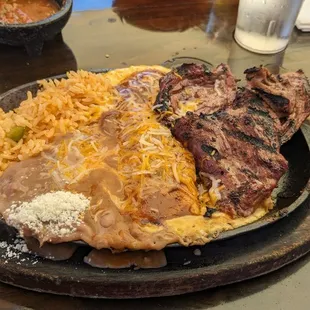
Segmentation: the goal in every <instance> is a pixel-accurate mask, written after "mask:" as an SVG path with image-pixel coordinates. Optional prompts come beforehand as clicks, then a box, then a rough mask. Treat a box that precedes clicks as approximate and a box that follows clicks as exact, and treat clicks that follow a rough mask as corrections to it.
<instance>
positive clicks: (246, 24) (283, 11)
mask: <svg viewBox="0 0 310 310" xmlns="http://www.w3.org/2000/svg"><path fill="white" fill-rule="evenodd" d="M302 3H303V0H240V2H239V10H238V19H237V25H236V30H235V39H236V41H237V43H238V44H240V45H241V46H242V47H244V48H246V49H248V50H250V51H252V52H256V53H262V54H272V53H277V52H280V51H282V50H283V49H285V47H286V46H287V44H288V42H289V39H290V35H291V33H292V30H293V28H294V26H295V21H296V18H297V16H298V13H299V11H300V8H301V6H302Z"/></svg>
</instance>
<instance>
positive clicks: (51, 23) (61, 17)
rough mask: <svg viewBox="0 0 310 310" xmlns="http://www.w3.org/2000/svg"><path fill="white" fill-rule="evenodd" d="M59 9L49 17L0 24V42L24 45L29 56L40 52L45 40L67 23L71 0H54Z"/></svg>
mask: <svg viewBox="0 0 310 310" xmlns="http://www.w3.org/2000/svg"><path fill="white" fill-rule="evenodd" d="M55 1H56V2H57V3H58V4H59V6H60V7H61V9H60V10H59V11H58V12H57V13H56V14H54V15H52V16H50V17H49V18H46V19H43V20H40V21H38V22H34V23H28V24H5V25H4V24H1V25H0V44H6V45H11V46H24V47H25V48H26V50H27V53H28V54H29V55H30V56H38V55H40V54H41V52H42V48H43V45H44V42H45V41H48V40H51V39H53V38H54V37H55V36H56V35H57V34H58V33H60V32H61V30H62V29H63V28H64V26H65V25H66V24H67V22H68V20H69V18H70V16H71V13H72V4H73V0H55Z"/></svg>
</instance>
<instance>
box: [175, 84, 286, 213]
mask: <svg viewBox="0 0 310 310" xmlns="http://www.w3.org/2000/svg"><path fill="white" fill-rule="evenodd" d="M279 126H280V122H279V119H278V118H277V116H276V114H275V113H274V112H273V111H272V110H270V109H269V107H268V105H266V104H265V103H264V101H263V100H262V99H261V98H259V97H258V96H257V95H256V94H255V93H254V92H252V91H250V90H248V89H242V90H240V91H238V93H237V96H236V99H235V101H234V103H233V105H232V106H231V107H229V108H228V109H226V110H223V111H220V112H217V113H213V114H200V115H197V114H194V113H187V115H186V116H185V117H182V118H181V119H179V120H178V121H177V122H176V124H175V126H174V128H173V129H172V133H173V135H174V136H175V138H176V139H177V140H179V141H180V142H181V143H182V144H183V145H185V146H186V147H187V148H188V149H189V151H190V152H191V153H192V154H193V156H194V158H195V160H196V166H197V168H198V170H199V171H200V174H201V175H202V176H203V177H207V178H209V179H211V180H212V179H215V180H220V183H221V185H223V188H222V189H221V190H220V191H219V194H220V199H218V201H217V202H216V206H217V207H218V208H220V209H221V210H222V211H224V212H226V213H229V214H231V215H236V214H238V215H241V216H248V215H250V214H251V213H252V212H253V211H254V208H255V206H256V205H257V204H258V203H260V202H261V201H262V200H264V199H266V198H267V197H268V196H270V194H271V192H272V190H273V189H274V188H275V187H276V185H277V182H278V180H279V178H280V177H281V176H282V175H283V173H284V172H285V170H286V169H287V162H286V160H285V158H284V157H283V156H282V155H281V154H280V153H279V150H280V141H279V138H278V135H277V130H278V127H279ZM184 133H188V135H190V137H191V138H190V139H184V136H185V135H184Z"/></svg>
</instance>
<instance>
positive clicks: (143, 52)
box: [0, 0, 310, 310]
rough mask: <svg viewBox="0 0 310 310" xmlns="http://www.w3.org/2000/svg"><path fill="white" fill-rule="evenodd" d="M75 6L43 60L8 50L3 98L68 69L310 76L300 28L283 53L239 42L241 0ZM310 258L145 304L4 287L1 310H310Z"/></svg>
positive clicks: (308, 48) (309, 41)
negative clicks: (186, 68) (176, 61)
mask: <svg viewBox="0 0 310 310" xmlns="http://www.w3.org/2000/svg"><path fill="white" fill-rule="evenodd" d="M176 3H178V4H177V5H176ZM74 6H75V7H74V12H73V14H72V16H71V19H70V21H69V23H68V25H67V26H66V27H65V29H64V30H63V33H62V36H61V35H59V36H58V37H57V38H55V40H53V41H51V42H48V43H46V44H45V47H44V50H43V55H42V56H41V57H38V58H30V57H28V56H27V55H26V53H25V51H24V50H23V49H20V48H12V47H6V46H0V93H2V92H5V91H6V90H9V89H10V88H12V87H15V86H17V85H20V84H23V83H26V82H30V81H33V80H37V79H41V78H45V77H48V76H53V75H57V74H61V73H64V72H65V71H68V70H76V69H78V68H82V69H95V68H120V67H126V66H129V65H138V64H161V63H163V62H165V61H167V60H169V59H172V58H175V57H195V58H199V59H202V60H206V61H208V62H210V63H212V64H214V65H216V64H219V63H220V62H224V63H228V64H229V65H230V67H231V68H232V70H233V72H234V74H235V75H237V76H238V77H241V76H242V72H243V70H244V69H245V68H247V67H251V66H254V65H260V64H265V65H266V64H269V65H271V66H272V67H273V69H274V70H276V71H277V70H279V68H280V67H284V68H286V69H290V70H297V69H299V68H302V69H303V70H304V71H305V72H306V74H308V75H309V76H310V61H309V55H310V34H307V33H301V32H299V31H298V30H295V31H294V33H293V35H292V39H291V42H290V45H289V46H288V48H287V49H286V50H285V51H284V52H282V53H279V54H276V55H258V54H253V53H250V52H248V51H246V50H244V49H242V48H241V47H239V46H238V45H237V44H236V43H235V41H234V40H233V38H232V36H233V30H234V26H235V21H236V16H237V8H238V1H237V0H214V1H208V0H192V1H188V0H179V1H176V0H115V1H114V2H113V4H111V1H104V0H93V1H91V0H87V1H85V0H75V4H74ZM309 259H310V257H309V256H308V257H305V258H303V259H301V260H300V261H298V262H297V263H294V264H292V265H290V266H288V267H286V268H284V269H282V270H279V271H277V272H275V273H273V274H270V275H268V276H264V277H262V278H259V279H254V280H250V281H247V282H243V283H241V284H237V285H236V284H235V285H231V286H227V287H224V288H220V289H213V290H210V291H208V292H201V293H197V294H191V295H187V296H182V297H172V298H163V299H148V300H144V301H141V300H136V301H117V302H115V301H110V300H103V301H98V300H85V299H73V298H68V297H61V296H52V295H47V294H38V293H33V292H27V291H24V290H21V289H17V288H13V287H9V286H7V285H3V284H0V298H1V300H0V309H26V308H24V307H30V308H32V309H57V310H60V309H68V310H69V309H150V310H151V309H159V308H160V309H209V308H213V309H218V310H220V309H238V310H239V309H251V310H255V309H262V308H265V309H275V310H276V309H284V310H286V309H292V308H294V309H296V310H303V309H309V307H308V306H307V304H306V301H307V294H308V286H309V285H310V280H309V279H310V264H307V262H308V260H309ZM17 305H19V306H17Z"/></svg>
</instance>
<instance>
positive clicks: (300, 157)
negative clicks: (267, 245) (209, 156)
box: [0, 69, 310, 247]
mask: <svg viewBox="0 0 310 310" xmlns="http://www.w3.org/2000/svg"><path fill="white" fill-rule="evenodd" d="M92 71H93V72H96V73H102V72H107V71H109V70H108V69H98V70H92ZM64 77H65V75H59V76H55V77H52V78H53V79H54V78H64ZM27 91H30V92H31V93H32V94H33V95H35V94H36V92H37V91H38V84H37V82H32V83H28V84H25V85H22V86H19V87H16V88H14V89H12V90H10V91H8V92H6V93H4V94H2V95H0V107H1V108H2V109H3V110H4V111H5V112H7V111H9V110H12V109H14V108H17V107H18V106H19V104H20V102H21V101H23V100H25V99H26V93H27ZM281 153H282V154H283V155H284V157H285V158H286V159H287V161H288V162H289V168H288V171H287V172H286V173H285V175H284V176H283V177H282V178H281V180H280V182H279V184H278V187H277V188H276V189H275V190H274V192H273V194H272V196H273V197H274V199H275V200H276V205H275V207H274V209H273V210H272V211H271V212H270V213H268V214H267V215H266V216H264V217H263V218H261V219H259V220H258V221H256V222H254V223H252V224H249V225H246V226H243V227H240V228H237V229H234V230H230V231H227V232H223V233H221V234H220V235H219V236H218V238H216V239H215V240H214V241H217V240H224V239H227V238H231V237H235V236H237V235H241V234H244V233H248V232H251V231H254V230H256V229H259V228H263V227H266V226H267V225H270V224H272V223H275V222H276V221H278V220H279V219H281V218H283V217H286V216H288V215H289V214H290V213H291V212H293V211H294V210H295V209H296V208H298V207H299V206H301V205H302V203H303V202H304V201H305V200H306V199H307V198H308V196H309V193H310V121H309V120H307V121H305V122H304V124H303V125H302V127H301V129H300V130H298V131H297V132H296V133H295V134H294V136H293V137H292V139H291V140H290V141H288V142H287V143H286V144H284V145H283V146H282V147H281ZM76 243H79V244H81V245H86V244H85V243H83V242H79V241H78V242H76ZM169 246H170V247H171V246H179V245H178V244H171V245H169Z"/></svg>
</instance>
